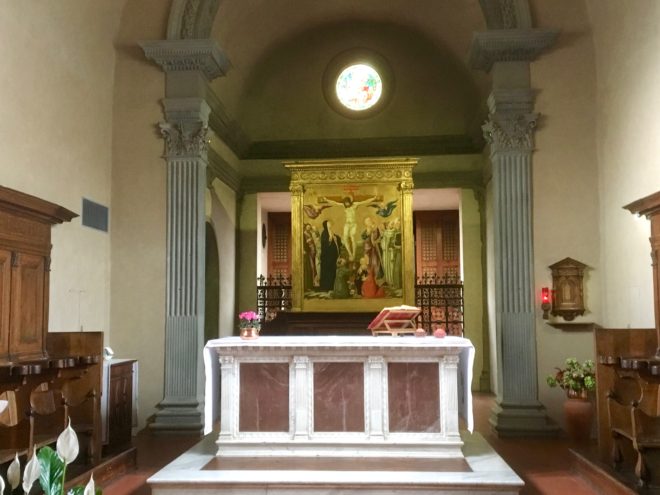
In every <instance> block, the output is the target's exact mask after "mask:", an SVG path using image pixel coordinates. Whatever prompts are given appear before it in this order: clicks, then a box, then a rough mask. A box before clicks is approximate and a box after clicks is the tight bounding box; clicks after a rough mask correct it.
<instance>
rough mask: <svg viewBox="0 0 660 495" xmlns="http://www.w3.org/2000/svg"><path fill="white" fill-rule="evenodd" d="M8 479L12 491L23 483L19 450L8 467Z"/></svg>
mask: <svg viewBox="0 0 660 495" xmlns="http://www.w3.org/2000/svg"><path fill="white" fill-rule="evenodd" d="M7 481H8V482H9V486H11V490H12V491H14V490H16V487H17V486H18V485H20V483H21V461H19V460H18V452H16V456H15V457H14V460H13V461H11V464H10V465H9V468H8V469H7Z"/></svg>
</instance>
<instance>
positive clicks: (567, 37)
mask: <svg viewBox="0 0 660 495" xmlns="http://www.w3.org/2000/svg"><path fill="white" fill-rule="evenodd" d="M536 15H537V17H538V19H540V23H539V24H540V25H539V27H548V28H551V27H552V28H556V27H560V28H561V30H562V34H561V36H560V38H559V41H558V43H557V45H556V46H555V47H554V48H553V49H552V50H551V51H550V53H548V54H546V55H543V56H542V57H541V58H540V59H539V60H538V61H537V62H534V63H533V64H532V87H533V88H535V89H536V90H538V96H537V100H536V110H537V111H538V112H539V113H540V114H541V119H540V121H539V124H540V125H539V128H538V131H537V133H536V149H537V151H536V153H535V154H534V159H533V167H534V171H533V188H534V262H535V287H534V290H535V292H534V294H535V302H536V315H537V318H536V337H537V357H538V370H539V371H538V382H539V398H540V400H541V402H543V403H544V404H545V406H546V407H547V409H548V413H549V415H550V416H551V417H552V418H553V419H555V420H556V421H558V422H559V423H562V422H563V412H562V404H563V402H564V393H563V392H562V391H561V390H559V389H551V388H549V387H548V385H547V384H546V382H545V378H546V376H547V375H548V374H551V373H553V371H554V367H555V366H562V365H563V364H564V361H565V359H566V358H567V357H575V358H577V359H579V360H584V359H588V358H591V359H593V357H594V355H593V334H592V333H590V332H564V331H561V330H558V329H555V328H553V327H550V326H549V325H547V324H546V323H545V322H544V321H543V319H542V318H541V309H540V292H541V288H542V287H552V278H551V275H550V270H549V269H548V266H549V265H551V264H553V263H555V262H557V261H559V260H562V259H564V258H565V257H567V256H568V257H571V258H574V259H576V260H578V261H581V262H582V263H585V264H586V265H588V266H589V269H588V270H587V272H586V277H585V284H584V294H585V304H586V308H587V312H586V313H585V315H584V317H581V318H577V319H576V320H575V321H592V322H593V321H595V322H597V323H602V313H601V304H600V302H601V285H600V281H601V279H602V276H603V268H602V264H601V261H600V238H599V228H598V219H599V212H598V208H599V196H598V167H597V157H596V147H595V144H596V135H595V127H594V122H595V119H596V109H595V105H596V100H595V84H596V81H595V77H594V70H595V65H594V53H593V43H592V40H591V34H590V26H589V24H588V21H587V14H586V10H585V7H584V4H583V3H582V2H575V1H574V0H557V1H555V2H536ZM561 321H563V320H561Z"/></svg>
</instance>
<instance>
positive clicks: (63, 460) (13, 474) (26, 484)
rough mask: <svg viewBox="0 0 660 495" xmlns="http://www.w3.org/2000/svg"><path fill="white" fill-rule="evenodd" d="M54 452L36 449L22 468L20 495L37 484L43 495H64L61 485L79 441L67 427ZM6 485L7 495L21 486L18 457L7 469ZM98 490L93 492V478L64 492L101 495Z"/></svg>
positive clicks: (1, 489) (0, 487)
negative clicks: (84, 484)
mask: <svg viewBox="0 0 660 495" xmlns="http://www.w3.org/2000/svg"><path fill="white" fill-rule="evenodd" d="M56 448H57V450H56V451H55V450H53V449H51V448H50V447H48V446H45V447H42V448H40V449H39V451H38V452H35V451H36V448H35V449H34V450H33V451H32V456H31V457H30V459H29V461H28V462H27V464H26V465H25V470H24V471H23V483H22V489H23V493H25V494H28V493H29V492H30V490H31V489H32V485H34V483H35V482H36V481H37V480H38V481H39V484H40V485H41V489H42V491H43V493H44V495H64V494H65V489H64V481H65V479H66V468H67V466H68V465H69V464H70V463H71V462H73V461H74V459H75V458H76V457H78V450H79V445H78V437H77V436H76V432H75V431H73V428H71V419H69V426H68V427H67V428H66V429H65V430H64V431H63V432H62V433H61V434H60V436H59V437H57V444H56ZM7 484H8V485H9V492H10V493H13V492H14V490H16V489H17V488H18V486H19V485H20V484H21V462H20V460H19V458H18V453H16V456H15V457H14V460H13V461H12V463H11V464H10V465H9V468H8V469H7ZM4 493H5V480H4V479H3V478H2V476H0V495H1V494H4ZM101 493H102V492H101V489H100V488H96V486H95V484H94V477H93V476H90V478H89V482H88V483H87V485H86V486H84V487H83V486H74V487H73V488H70V489H69V490H66V494H67V495H101Z"/></svg>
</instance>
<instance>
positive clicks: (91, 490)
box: [83, 473, 96, 495]
mask: <svg viewBox="0 0 660 495" xmlns="http://www.w3.org/2000/svg"><path fill="white" fill-rule="evenodd" d="M83 495H96V487H95V486H94V474H93V473H92V475H91V476H90V477H89V481H88V482H87V485H86V486H85V491H84V492H83Z"/></svg>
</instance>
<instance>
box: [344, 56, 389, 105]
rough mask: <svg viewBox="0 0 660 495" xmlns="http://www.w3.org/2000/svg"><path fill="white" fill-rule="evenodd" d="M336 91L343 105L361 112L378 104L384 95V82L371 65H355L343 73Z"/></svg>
mask: <svg viewBox="0 0 660 495" xmlns="http://www.w3.org/2000/svg"><path fill="white" fill-rule="evenodd" d="M335 90H336V93H337V98H338V99H339V102H340V103H341V104H342V105H344V106H345V107H346V108H348V109H349V110H353V111H355V112H360V111H363V110H367V109H369V108H371V107H373V106H374V105H375V104H376V103H378V100H380V97H381V95H382V94H383V81H382V80H381V78H380V75H379V74H378V72H377V71H376V69H374V68H373V67H371V66H370V65H367V64H354V65H350V66H348V67H346V68H345V69H344V70H342V71H341V73H340V74H339V77H337V84H336V87H335Z"/></svg>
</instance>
